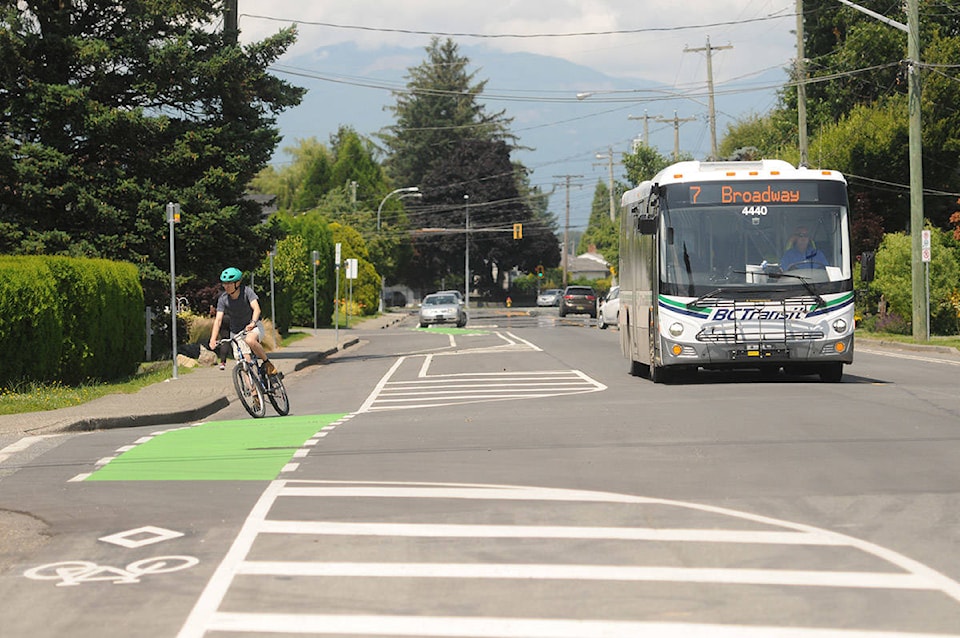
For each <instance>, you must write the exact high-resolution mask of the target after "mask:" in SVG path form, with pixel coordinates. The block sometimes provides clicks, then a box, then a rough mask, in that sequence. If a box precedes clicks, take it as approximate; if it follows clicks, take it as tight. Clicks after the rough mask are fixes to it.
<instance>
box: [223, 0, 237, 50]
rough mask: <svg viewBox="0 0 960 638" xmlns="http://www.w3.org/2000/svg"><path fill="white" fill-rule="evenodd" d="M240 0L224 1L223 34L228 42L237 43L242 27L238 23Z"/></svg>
mask: <svg viewBox="0 0 960 638" xmlns="http://www.w3.org/2000/svg"><path fill="white" fill-rule="evenodd" d="M237 2H238V0H226V2H224V3H223V35H224V40H226V42H227V43H228V44H236V43H237V36H238V35H239V33H240V27H239V26H238V25H237Z"/></svg>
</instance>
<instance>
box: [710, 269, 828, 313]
mask: <svg viewBox="0 0 960 638" xmlns="http://www.w3.org/2000/svg"><path fill="white" fill-rule="evenodd" d="M779 270H780V269H779V268H777V269H776V270H773V269H767V268H764V270H763V273H762V274H764V275H766V276H767V277H770V278H771V279H780V278H782V277H789V278H790V279H797V280H799V281H800V283H801V284H803V287H804V288H805V289H806V291H807V292H809V293H810V296H811V297H813V298H814V299H816V300H817V305H816V306H814V308H826V307H827V302H826V301H824V300H823V297H821V296H820V293H818V292H817V291H816V289H815V288H814V287H813V284H812V283H811V282H810V280H809V279H807V278H806V277H803V276H802V275H794V274H792V273H787V272H778V271H779ZM733 272H735V273H737V274H738V275H747V274H757V273H748V272H747V271H746V270H734V271H733ZM716 292H718V291H716V290H715V291H713V292H711V293H707V296H709V295H713V294H715V293H716Z"/></svg>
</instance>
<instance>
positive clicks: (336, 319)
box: [333, 242, 340, 348]
mask: <svg viewBox="0 0 960 638" xmlns="http://www.w3.org/2000/svg"><path fill="white" fill-rule="evenodd" d="M333 248H334V250H333V263H334V265H335V267H336V277H334V279H335V280H336V282H337V283H336V284H335V285H334V293H333V338H334V340H335V341H336V344H337V348H339V347H340V242H337V243H336V244H335V245H334V247H333Z"/></svg>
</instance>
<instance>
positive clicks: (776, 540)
mask: <svg viewBox="0 0 960 638" xmlns="http://www.w3.org/2000/svg"><path fill="white" fill-rule="evenodd" d="M261 531H262V532H263V533H265V534H306V535H311V536H324V535H333V536H391V537H416V538H542V539H548V538H570V539H574V538H575V539H595V540H629V541H656V542H689V543H749V544H772V545H822V546H837V545H845V544H846V543H844V542H842V541H841V540H839V539H837V538H835V537H833V536H830V535H826V534H811V533H808V532H768V531H750V530H718V529H666V528H664V529H658V528H652V527H582V526H580V527H578V526H562V527H561V526H555V525H444V524H439V525H438V524H432V525H428V524H411V523H349V522H335V521H319V522H317V521H283V520H274V521H266V522H265V523H264V526H263V529H262V530H261Z"/></svg>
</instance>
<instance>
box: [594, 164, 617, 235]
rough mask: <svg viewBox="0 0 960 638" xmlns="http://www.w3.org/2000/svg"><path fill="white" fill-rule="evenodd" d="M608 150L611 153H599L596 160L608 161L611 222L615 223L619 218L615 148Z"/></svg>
mask: <svg viewBox="0 0 960 638" xmlns="http://www.w3.org/2000/svg"><path fill="white" fill-rule="evenodd" d="M607 150H608V151H609V152H607V153H597V154H596V158H597V159H605V160H607V166H608V168H609V170H610V184H609V186H610V188H609V190H610V193H609V194H610V221H614V220H615V219H616V216H617V207H616V205H615V204H614V201H613V147H612V146H608V147H607Z"/></svg>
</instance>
